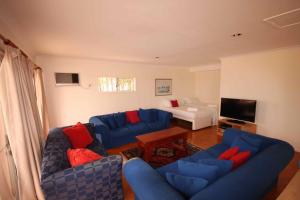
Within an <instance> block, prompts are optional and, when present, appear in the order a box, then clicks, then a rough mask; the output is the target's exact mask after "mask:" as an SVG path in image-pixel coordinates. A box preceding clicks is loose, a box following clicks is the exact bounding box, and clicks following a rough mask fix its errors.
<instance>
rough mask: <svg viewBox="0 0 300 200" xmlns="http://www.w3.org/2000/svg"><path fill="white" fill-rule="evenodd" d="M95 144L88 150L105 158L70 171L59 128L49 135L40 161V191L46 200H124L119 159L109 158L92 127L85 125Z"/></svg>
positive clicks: (65, 139) (120, 158)
mask: <svg viewBox="0 0 300 200" xmlns="http://www.w3.org/2000/svg"><path fill="white" fill-rule="evenodd" d="M86 127H87V128H88V129H89V132H90V133H91V135H92V137H93V138H94V142H93V143H92V144H90V145H89V146H88V148H89V149H90V150H92V151H94V152H96V153H99V154H101V155H102V156H105V157H104V158H102V159H100V160H97V161H94V162H91V163H88V164H85V165H80V166H77V167H74V168H72V167H71V166H70V164H69V162H68V158H67V153H66V151H67V149H68V148H70V147H71V145H70V143H69V141H68V139H67V138H66V137H65V136H64V134H63V131H62V128H55V129H52V130H51V131H50V132H49V135H48V137H47V141H46V145H45V148H44V153H43V159H42V170H41V171H42V177H41V187H42V189H43V191H44V194H45V198H46V199H47V200H67V199H68V200H69V199H103V200H106V199H116V200H121V199H123V190H122V175H121V173H122V157H121V156H119V155H111V156H108V154H107V153H106V151H105V149H104V148H103V146H102V144H101V143H100V142H99V141H98V140H97V138H96V136H95V134H94V130H93V129H94V127H93V126H92V125H91V124H86Z"/></svg>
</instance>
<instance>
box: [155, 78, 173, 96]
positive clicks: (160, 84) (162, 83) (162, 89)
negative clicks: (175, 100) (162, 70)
mask: <svg viewBox="0 0 300 200" xmlns="http://www.w3.org/2000/svg"><path fill="white" fill-rule="evenodd" d="M166 95H172V79H155V96H166Z"/></svg>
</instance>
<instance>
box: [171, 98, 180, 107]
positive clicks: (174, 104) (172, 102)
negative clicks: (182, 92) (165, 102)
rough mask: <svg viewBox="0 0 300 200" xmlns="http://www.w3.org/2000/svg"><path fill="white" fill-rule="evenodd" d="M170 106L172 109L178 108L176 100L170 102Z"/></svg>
mask: <svg viewBox="0 0 300 200" xmlns="http://www.w3.org/2000/svg"><path fill="white" fill-rule="evenodd" d="M171 105H172V107H178V106H179V104H178V101H177V100H171Z"/></svg>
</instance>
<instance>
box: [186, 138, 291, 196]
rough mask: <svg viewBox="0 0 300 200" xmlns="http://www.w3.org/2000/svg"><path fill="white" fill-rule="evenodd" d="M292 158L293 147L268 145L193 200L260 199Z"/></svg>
mask: <svg viewBox="0 0 300 200" xmlns="http://www.w3.org/2000/svg"><path fill="white" fill-rule="evenodd" d="M293 155H294V149H293V147H292V146H291V145H289V144H288V143H286V142H283V141H280V142H278V143H277V144H274V145H271V146H270V147H267V148H266V149H265V150H263V151H262V152H261V153H259V154H257V155H256V156H254V157H253V158H252V159H250V160H249V161H247V162H246V163H245V164H244V165H242V166H240V167H239V168H237V169H236V170H234V171H232V172H231V173H229V174H227V175H225V176H223V177H222V178H220V179H218V180H217V181H215V182H214V183H212V184H211V185H209V186H208V187H207V188H205V189H204V190H202V191H200V192H199V193H197V194H196V195H195V196H193V198H192V200H198V199H201V200H210V199H222V200H232V199H243V200H258V199H262V197H263V195H264V194H265V193H266V192H268V190H269V189H270V187H272V185H273V184H274V183H275V182H276V180H277V178H278V175H279V173H280V172H281V171H282V170H283V169H284V168H285V167H286V166H287V165H288V163H289V162H290V160H291V159H292V158H293ZM216 191H218V192H216Z"/></svg>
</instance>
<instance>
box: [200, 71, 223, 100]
mask: <svg viewBox="0 0 300 200" xmlns="http://www.w3.org/2000/svg"><path fill="white" fill-rule="evenodd" d="M195 76H196V77H195V84H196V85H195V95H196V97H197V98H198V99H199V100H200V101H202V102H205V103H211V104H219V101H220V70H219V69H218V70H208V71H207V70H204V71H203V70H201V71H196V72H195Z"/></svg>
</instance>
